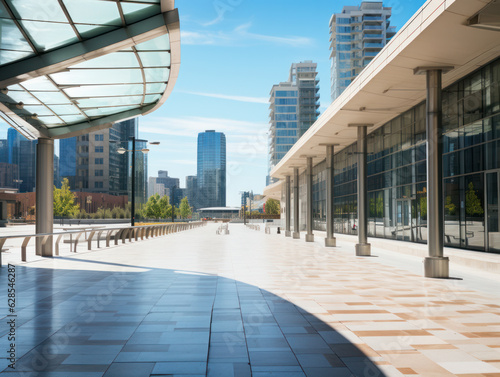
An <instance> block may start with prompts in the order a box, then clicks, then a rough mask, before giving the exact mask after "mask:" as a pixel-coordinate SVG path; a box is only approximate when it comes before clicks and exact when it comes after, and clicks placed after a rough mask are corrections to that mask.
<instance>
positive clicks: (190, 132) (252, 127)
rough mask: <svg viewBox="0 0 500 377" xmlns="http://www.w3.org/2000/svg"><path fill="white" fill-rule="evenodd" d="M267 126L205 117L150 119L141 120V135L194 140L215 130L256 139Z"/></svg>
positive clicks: (228, 135)
mask: <svg viewBox="0 0 500 377" xmlns="http://www.w3.org/2000/svg"><path fill="white" fill-rule="evenodd" d="M268 128H269V125H268V124H266V123H258V122H248V121H241V120H233V119H222V118H207V117H194V116H190V117H181V118H170V117H152V116H149V117H147V118H144V119H142V120H141V123H140V130H141V133H142V132H145V133H150V134H156V135H170V136H182V137H190V138H196V137H198V133H199V132H204V131H206V130H216V131H219V132H224V133H225V134H226V136H227V137H240V136H246V137H256V136H259V135H260V134H262V133H264V134H265V133H266V132H267V129H268Z"/></svg>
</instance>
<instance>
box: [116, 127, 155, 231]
mask: <svg viewBox="0 0 500 377" xmlns="http://www.w3.org/2000/svg"><path fill="white" fill-rule="evenodd" d="M130 140H131V141H132V149H131V150H128V149H125V148H118V149H117V152H118V153H119V154H125V153H127V152H132V175H131V180H132V183H131V185H132V190H131V191H132V192H131V195H132V198H131V200H130V205H131V208H130V225H131V226H135V152H142V153H144V154H148V152H149V149H147V148H144V149H139V150H136V149H135V142H136V138H135V136H132V137H130ZM149 144H151V145H160V142H158V141H153V142H150V143H149Z"/></svg>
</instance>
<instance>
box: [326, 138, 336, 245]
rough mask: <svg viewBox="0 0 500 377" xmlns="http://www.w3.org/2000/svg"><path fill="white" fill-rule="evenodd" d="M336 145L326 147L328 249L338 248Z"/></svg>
mask: <svg viewBox="0 0 500 377" xmlns="http://www.w3.org/2000/svg"><path fill="white" fill-rule="evenodd" d="M335 145H338V144H331V145H326V238H325V246H326V247H335V246H337V239H336V238H335V236H334V216H335V201H334V192H333V185H334V155H335Z"/></svg>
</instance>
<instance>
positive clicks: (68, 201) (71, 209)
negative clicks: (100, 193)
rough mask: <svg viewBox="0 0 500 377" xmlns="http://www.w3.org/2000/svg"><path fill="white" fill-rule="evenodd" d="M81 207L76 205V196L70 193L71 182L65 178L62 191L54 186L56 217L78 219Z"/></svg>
mask: <svg viewBox="0 0 500 377" xmlns="http://www.w3.org/2000/svg"><path fill="white" fill-rule="evenodd" d="M79 212H80V205H78V204H76V203H75V194H73V193H72V192H71V191H70V187H69V180H68V178H64V179H63V181H62V187H61V188H60V189H58V188H56V186H54V216H61V217H76V216H77V215H78V214H79Z"/></svg>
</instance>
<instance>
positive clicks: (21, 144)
mask: <svg viewBox="0 0 500 377" xmlns="http://www.w3.org/2000/svg"><path fill="white" fill-rule="evenodd" d="M37 143H38V141H37V140H28V139H26V138H25V137H24V136H22V135H21V134H20V133H19V132H17V131H16V130H15V129H14V128H9V129H8V130H7V146H8V163H9V164H12V165H15V168H13V169H14V170H13V174H12V178H13V182H14V183H13V187H15V188H17V189H19V192H32V191H35V185H36V182H35V170H36V165H35V164H36V144H37Z"/></svg>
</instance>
